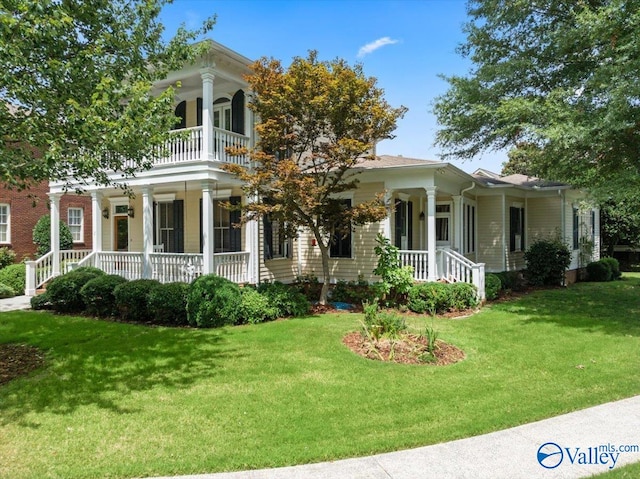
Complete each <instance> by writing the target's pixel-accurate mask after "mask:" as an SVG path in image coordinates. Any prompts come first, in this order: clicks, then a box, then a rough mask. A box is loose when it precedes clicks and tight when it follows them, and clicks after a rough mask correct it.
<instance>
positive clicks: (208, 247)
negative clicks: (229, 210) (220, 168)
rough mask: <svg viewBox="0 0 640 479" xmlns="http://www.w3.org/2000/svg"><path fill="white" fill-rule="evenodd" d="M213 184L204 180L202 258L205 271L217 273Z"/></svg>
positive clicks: (205, 272)
mask: <svg viewBox="0 0 640 479" xmlns="http://www.w3.org/2000/svg"><path fill="white" fill-rule="evenodd" d="M213 196H214V190H213V185H212V184H211V183H210V182H208V181H203V182H202V259H203V269H204V270H203V273H204V274H211V273H215V257H214V255H213V254H214V251H215V238H214V235H213V225H214V222H215V218H214V211H213Z"/></svg>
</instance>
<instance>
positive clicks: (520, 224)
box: [509, 206, 524, 251]
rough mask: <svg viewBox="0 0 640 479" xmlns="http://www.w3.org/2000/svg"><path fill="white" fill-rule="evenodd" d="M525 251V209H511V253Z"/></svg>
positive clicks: (517, 207)
mask: <svg viewBox="0 0 640 479" xmlns="http://www.w3.org/2000/svg"><path fill="white" fill-rule="evenodd" d="M523 249H524V208H521V207H519V206H512V207H510V208H509V251H522V250H523Z"/></svg>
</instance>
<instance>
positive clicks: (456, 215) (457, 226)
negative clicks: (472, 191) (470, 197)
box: [452, 195, 464, 254]
mask: <svg viewBox="0 0 640 479" xmlns="http://www.w3.org/2000/svg"><path fill="white" fill-rule="evenodd" d="M452 198H453V225H454V226H453V227H454V231H455V233H454V235H455V237H454V238H453V249H455V250H456V251H457V252H458V253H460V254H463V253H464V252H463V251H462V235H463V228H464V225H463V224H462V217H463V211H462V208H463V206H462V196H459V195H458V196H452Z"/></svg>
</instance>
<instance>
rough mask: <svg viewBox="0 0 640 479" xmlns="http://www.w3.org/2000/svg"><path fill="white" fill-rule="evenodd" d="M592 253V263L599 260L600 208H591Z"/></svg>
mask: <svg viewBox="0 0 640 479" xmlns="http://www.w3.org/2000/svg"><path fill="white" fill-rule="evenodd" d="M592 227H593V253H592V258H591V259H592V261H598V260H599V259H600V244H601V241H600V208H593V225H592Z"/></svg>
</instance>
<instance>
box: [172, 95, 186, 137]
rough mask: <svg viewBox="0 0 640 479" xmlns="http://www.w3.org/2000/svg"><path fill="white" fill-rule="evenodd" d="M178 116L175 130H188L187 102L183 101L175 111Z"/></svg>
mask: <svg viewBox="0 0 640 479" xmlns="http://www.w3.org/2000/svg"><path fill="white" fill-rule="evenodd" d="M175 115H176V123H175V124H174V126H173V127H174V128H175V129H176V130H177V129H180V128H186V127H187V102H186V101H181V102H180V103H178V106H177V107H176V109H175Z"/></svg>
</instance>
